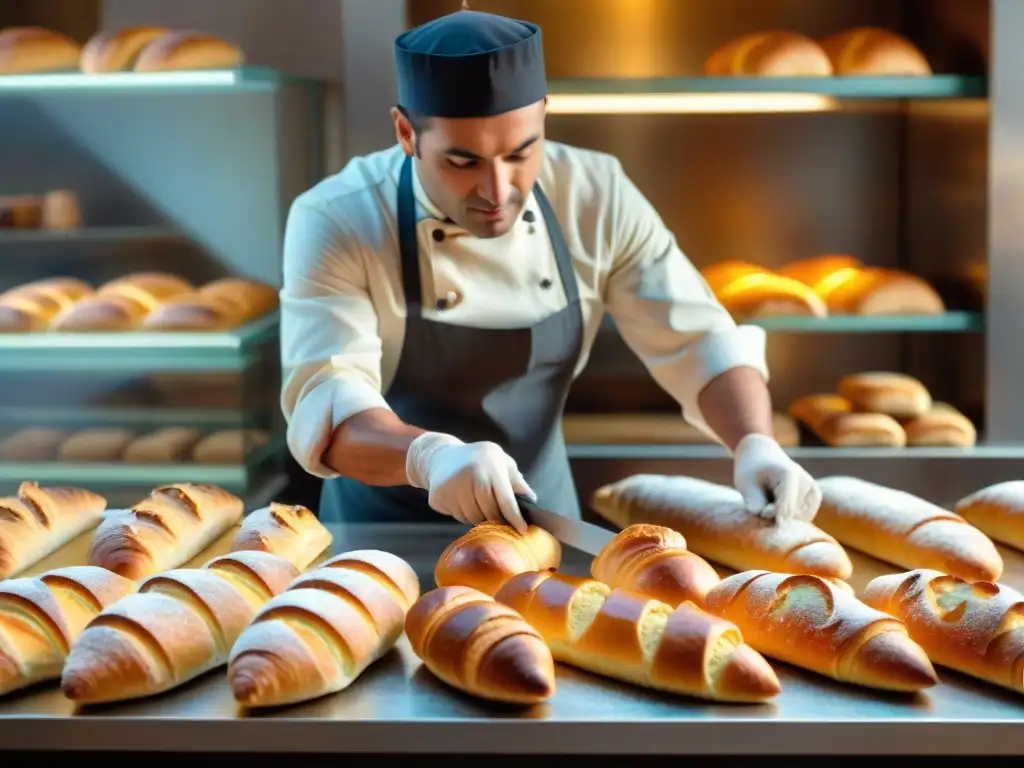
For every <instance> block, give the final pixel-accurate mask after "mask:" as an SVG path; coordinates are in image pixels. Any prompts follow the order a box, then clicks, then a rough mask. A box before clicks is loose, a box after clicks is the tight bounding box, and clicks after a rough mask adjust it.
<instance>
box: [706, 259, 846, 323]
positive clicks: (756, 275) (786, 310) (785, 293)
mask: <svg viewBox="0 0 1024 768" xmlns="http://www.w3.org/2000/svg"><path fill="white" fill-rule="evenodd" d="M701 274H702V275H703V277H704V280H705V281H706V282H707V284H708V287H709V288H711V291H712V292H713V293H714V294H715V297H716V298H717V299H718V301H719V302H720V303H721V304H722V306H723V307H725V309H726V310H727V311H728V312H729V314H731V315H732V316H733V318H734V319H735V320H736V322H745V321H749V320H757V319H760V318H765V317H778V316H790V315H798V316H812V317H824V316H825V315H826V314H828V310H827V309H826V307H825V303H824V302H823V301H822V300H821V299H820V298H819V297H818V296H817V294H815V293H814V291H813V290H811V289H810V288H809V287H808V286H806V285H804V284H803V283H801V282H799V281H798V280H792V279H790V278H787V277H780V276H779V275H777V274H775V273H773V272H771V271H770V270H767V269H764V268H763V267H759V266H757V265H756V264H749V263H747V262H744V261H721V262H718V263H716V264H712V265H711V266H710V267H706V268H704V269H703V270H701Z"/></svg>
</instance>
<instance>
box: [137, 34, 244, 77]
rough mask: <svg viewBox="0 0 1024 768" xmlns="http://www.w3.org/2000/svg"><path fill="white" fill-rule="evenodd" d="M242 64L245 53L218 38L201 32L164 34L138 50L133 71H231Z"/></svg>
mask: <svg viewBox="0 0 1024 768" xmlns="http://www.w3.org/2000/svg"><path fill="white" fill-rule="evenodd" d="M244 61H245V54H243V53H242V50H241V49H240V48H239V47H238V46H235V45H232V44H231V43H229V42H227V41H226V40H222V39H220V38H219V37H214V36H213V35H208V34H205V33H203V32H167V33H166V34H163V35H161V36H160V37H158V38H156V39H155V40H153V42H151V43H150V44H149V45H147V46H146V47H145V48H143V49H142V53H140V54H139V57H138V60H137V61H136V62H135V71H136V72H169V71H174V70H181V69H232V68H234V67H238V66H241V65H242V64H243V63H244Z"/></svg>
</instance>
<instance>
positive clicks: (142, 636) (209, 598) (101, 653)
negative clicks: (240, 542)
mask: <svg viewBox="0 0 1024 768" xmlns="http://www.w3.org/2000/svg"><path fill="white" fill-rule="evenodd" d="M298 574H299V572H298V571H297V570H295V567H294V566H292V564H291V563H289V562H287V561H286V560H284V559H283V558H280V557H277V556H276V555H271V554H268V553H266V552H233V553H232V554H230V555H224V556H222V557H216V558H214V559H212V560H210V561H209V562H208V563H206V564H205V565H204V566H203V567H202V568H187V569H186V568H183V569H180V570H173V571H167V572H165V573H161V574H158V575H156V576H152V577H150V578H149V579H147V580H146V581H145V582H143V583H142V584H141V585H140V586H139V591H138V593H137V594H134V595H129V596H128V597H126V598H124V599H123V600H120V601H118V602H116V603H114V604H113V605H111V606H110V607H108V608H107V609H105V610H104V611H103V612H102V613H100V614H99V615H98V616H96V617H95V618H94V619H92V621H90V622H89V625H88V626H87V627H86V628H85V631H84V632H82V634H81V636H80V637H79V638H78V642H76V643H75V645H74V646H73V647H72V648H71V653H70V654H68V658H67V661H66V662H65V663H64V673H63V675H62V676H61V690H63V691H64V695H65V696H67V697H68V698H69V699H72V700H74V701H78V702H81V703H86V704H95V703H100V702H108V701H123V700H125V699H137V698H141V697H143V696H152V695H153V694H157V693H163V692H164V691H169V690H171V689H172V688H176V687H178V686H179V685H182V684H184V683H186V682H188V681H189V680H192V679H194V678H196V677H198V676H199V675H201V674H203V673H205V672H208V671H210V670H211V669H215V668H216V667H219V666H221V665H222V664H224V663H226V662H227V660H228V653H229V652H230V651H231V646H232V645H234V643H235V640H237V639H238V636H239V635H240V634H241V633H242V630H243V629H245V627H246V626H247V625H248V624H249V622H250V621H252V618H253V616H255V615H256V612H257V611H258V610H259V609H260V607H261V606H262V605H263V604H264V603H266V602H267V601H268V600H270V599H271V598H272V597H273V596H274V595H276V594H278V593H279V592H281V591H282V590H283V589H285V587H287V586H288V584H289V583H290V582H291V581H292V580H293V579H294V578H295V577H296V576H298Z"/></svg>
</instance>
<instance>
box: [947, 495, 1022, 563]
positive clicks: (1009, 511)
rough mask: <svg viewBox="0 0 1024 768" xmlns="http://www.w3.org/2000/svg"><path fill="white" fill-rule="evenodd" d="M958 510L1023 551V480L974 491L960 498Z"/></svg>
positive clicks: (1004, 542) (965, 516)
mask: <svg viewBox="0 0 1024 768" xmlns="http://www.w3.org/2000/svg"><path fill="white" fill-rule="evenodd" d="M955 511H956V513H957V514H958V515H961V516H962V517H963V518H964V519H965V520H967V522H969V523H970V524H971V525H974V526H977V527H978V528H979V529H980V530H981V531H983V532H984V533H987V534H988V535H989V536H991V537H992V538H993V539H995V540H996V541H1001V542H1002V543H1003V544H1009V545H1010V546H1011V547H1014V548H1015V549H1019V550H1021V551H1024V480H1008V481H1006V482H1002V483H996V484H995V485H989V486H987V487H985V488H982V489H981V490H979V491H975V492H974V493H972V494H970V495H969V496H966V497H964V498H962V499H960V501H958V502H957V505H956V510H955Z"/></svg>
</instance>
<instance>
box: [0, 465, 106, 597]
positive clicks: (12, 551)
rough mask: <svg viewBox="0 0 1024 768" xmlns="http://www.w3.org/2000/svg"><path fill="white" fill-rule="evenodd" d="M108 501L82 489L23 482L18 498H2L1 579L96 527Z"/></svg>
mask: <svg viewBox="0 0 1024 768" xmlns="http://www.w3.org/2000/svg"><path fill="white" fill-rule="evenodd" d="M106 506H107V500H106V499H104V498H103V497H102V496H99V495H98V494H95V493H92V492H90V491H85V490H82V489H81V488H62V487H53V488H40V487H39V485H38V484H37V483H31V482H26V483H22V484H21V486H19V488H18V496H17V498H13V497H8V498H0V579H6V578H9V577H11V576H13V575H15V574H17V573H20V572H21V571H23V570H25V569H26V568H29V567H31V566H33V565H35V564H36V563H38V562H39V561H40V560H42V559H43V558H44V557H46V556H47V555H49V554H52V553H53V552H56V551H57V550H58V549H60V548H61V547H63V546H64V545H65V544H67V543H68V542H69V541H71V540H72V539H75V538H77V537H79V536H81V535H82V534H83V533H85V532H86V531H88V530H89V529H90V528H95V527H96V526H97V525H99V524H100V520H101V519H102V518H103V510H104V509H106Z"/></svg>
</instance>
